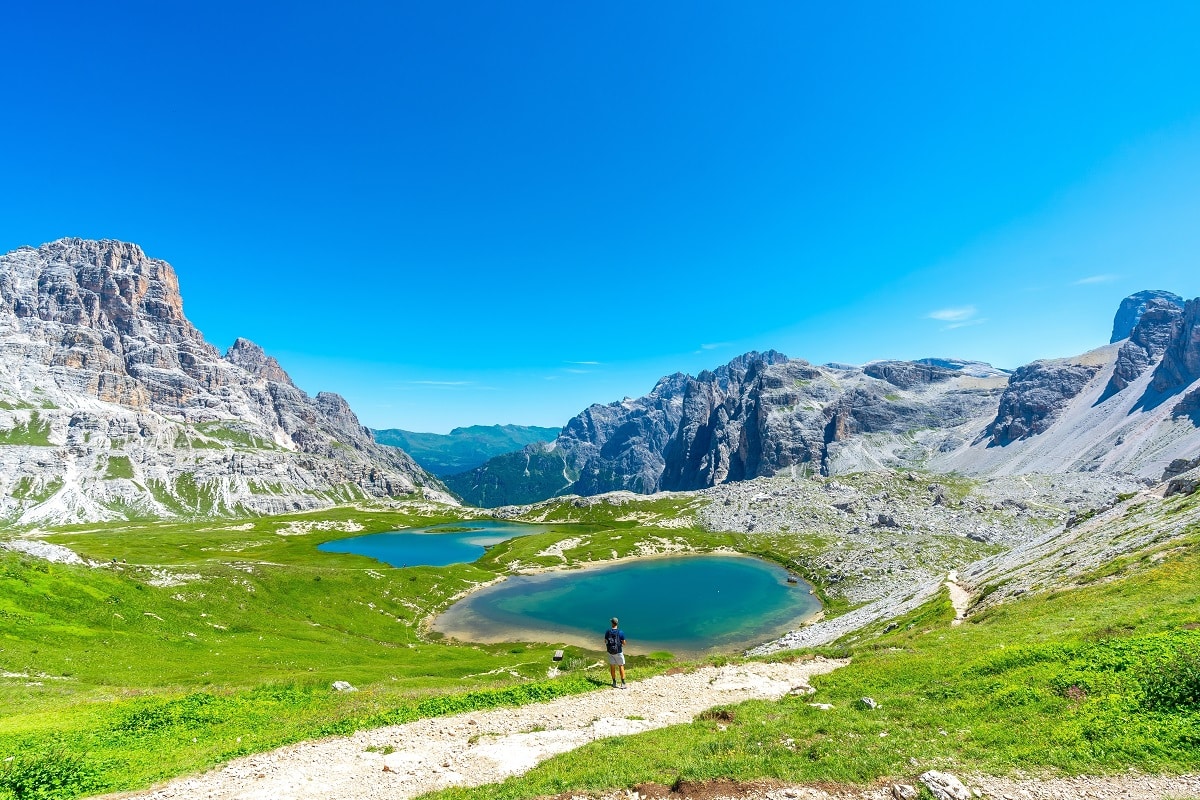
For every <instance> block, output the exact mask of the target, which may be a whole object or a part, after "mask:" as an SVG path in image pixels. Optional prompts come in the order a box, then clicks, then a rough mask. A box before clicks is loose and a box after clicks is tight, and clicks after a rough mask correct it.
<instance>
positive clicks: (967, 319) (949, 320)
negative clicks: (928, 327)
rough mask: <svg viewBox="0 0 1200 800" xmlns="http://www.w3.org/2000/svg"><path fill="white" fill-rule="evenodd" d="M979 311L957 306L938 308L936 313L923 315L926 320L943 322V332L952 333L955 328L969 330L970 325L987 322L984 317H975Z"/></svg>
mask: <svg viewBox="0 0 1200 800" xmlns="http://www.w3.org/2000/svg"><path fill="white" fill-rule="evenodd" d="M978 313H979V309H977V308H975V306H958V307H956V308H939V309H938V310H936V311H930V312H929V313H928V314H926V315H925V318H926V319H936V320H937V321H938V322H945V323H946V324H945V325H943V326H942V330H944V331H952V330H955V329H957V328H969V327H970V326H972V325H982V324H983V323H985V322H987V319H986V318H984V317H977V316H975V315H976V314H978Z"/></svg>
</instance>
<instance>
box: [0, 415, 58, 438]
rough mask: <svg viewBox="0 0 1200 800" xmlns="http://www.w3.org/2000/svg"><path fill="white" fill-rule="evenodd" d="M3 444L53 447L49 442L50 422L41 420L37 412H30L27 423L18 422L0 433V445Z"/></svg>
mask: <svg viewBox="0 0 1200 800" xmlns="http://www.w3.org/2000/svg"><path fill="white" fill-rule="evenodd" d="M4 444H9V445H32V446H34V447H53V446H54V445H53V443H51V441H50V422H49V421H48V420H43V419H42V418H41V415H40V414H38V412H37V411H31V412H30V413H29V419H28V420H27V421H24V422H18V423H17V424H16V426H14V427H13V428H10V429H9V430H6V431H0V445H4Z"/></svg>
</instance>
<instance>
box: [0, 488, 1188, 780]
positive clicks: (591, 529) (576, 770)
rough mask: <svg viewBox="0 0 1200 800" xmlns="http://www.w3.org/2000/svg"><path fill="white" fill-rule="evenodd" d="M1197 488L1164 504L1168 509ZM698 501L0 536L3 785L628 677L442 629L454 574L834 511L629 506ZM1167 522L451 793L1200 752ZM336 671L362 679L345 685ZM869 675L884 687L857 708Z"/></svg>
mask: <svg viewBox="0 0 1200 800" xmlns="http://www.w3.org/2000/svg"><path fill="white" fill-rule="evenodd" d="M914 485H915V486H916V488H917V489H919V490H920V491H924V483H917V484H914ZM949 488H950V489H951V490H952V491H953V490H954V489H955V487H954V486H952V485H951V486H950V487H949ZM1195 500H1196V498H1191V499H1189V500H1181V501H1176V502H1174V504H1172V503H1168V504H1166V505H1164V513H1168V514H1169V513H1170V512H1171V510H1172V509H1173V508H1175V507H1176V506H1180V505H1182V504H1186V503H1191V502H1195ZM688 502H689V501H688V500H687V499H686V498H667V499H661V498H660V499H652V500H647V501H645V502H640V503H639V502H635V503H631V504H626V505H623V506H610V505H608V504H597V505H595V506H590V507H583V508H581V507H576V506H574V505H573V504H572V503H570V502H564V503H560V504H557V505H554V506H552V507H551V508H550V510H551V511H559V510H561V511H562V512H564V513H565V514H570V515H574V514H579V515H587V516H590V519H589V520H588V521H586V522H571V523H566V522H554V523H551V524H550V525H548V526H547V529H546V531H545V532H543V533H535V534H531V535H529V536H524V537H520V538H517V539H513V540H510V541H509V542H505V543H502V544H500V545H497V546H495V547H493V548H492V549H490V550H489V551H488V552H487V553H486V554H485V555H484V556H483V557H482V558H481V559H479V560H478V561H477V562H475V563H473V564H459V565H451V566H449V567H438V568H434V567H411V568H404V569H390V568H387V567H384V566H382V565H380V564H378V563H376V562H373V561H370V560H368V559H365V558H362V557H359V556H353V555H348V554H334V553H322V552H319V551H317V550H316V545H318V544H319V543H321V542H324V541H328V540H331V539H338V538H343V537H347V536H357V535H362V534H363V533H370V532H376V531H385V530H395V529H397V528H401V527H405V526H411V525H425V524H432V523H438V522H453V521H456V520H458V519H460V518H461V517H460V516H459V515H458V514H457V512H454V511H449V510H448V513H447V515H446V516H445V517H439V518H432V519H430V518H425V517H421V516H418V515H416V514H414V513H410V512H405V511H396V510H390V509H385V508H380V507H371V506H368V507H353V506H346V507H340V508H335V509H330V510H326V511H322V512H319V513H308V514H293V515H285V516H279V517H256V518H249V519H239V520H218V519H206V520H191V521H167V522H153V523H117V524H106V525H77V526H70V527H65V528H62V529H60V530H59V531H58V532H57V533H55V534H54V535H53V536H50V537H49V540H50V541H52V542H54V543H56V544H62V545H65V546H68V547H70V548H72V549H73V550H75V551H76V552H79V553H80V554H81V555H83V556H84V557H85V558H88V559H92V560H94V561H98V562H102V563H104V564H105V566H104V567H102V568H86V567H76V566H68V565H62V564H51V563H48V562H45V561H38V560H35V559H31V558H29V557H26V556H23V555H20V554H16V553H9V552H6V551H0V672H3V673H12V674H15V675H17V676H18V677H7V678H0V798H4V800H8V798H10V797H11V798H16V797H25V796H29V797H35V796H44V797H63V798H68V797H75V796H78V795H80V794H83V793H98V792H110V791H124V790H131V789H136V788H140V787H144V786H147V785H149V784H151V783H153V782H155V781H159V780H162V779H165V778H168V777H171V776H173V775H178V774H181V773H187V772H193V771H197V770H202V769H206V768H208V767H211V766H213V765H215V764H219V763H221V762H223V761H227V760H228V759H230V758H233V757H236V756H239V755H244V754H248V753H253V752H260V751H263V750H266V749H270V748H272V747H275V746H278V745H282V744H285V743H289V742H294V741H299V740H303V739H307V738H312V737H317V736H322V735H329V734H340V733H348V732H351V731H353V730H357V729H361V728H367V727H373V726H377V725H382V724H389V723H395V722H404V721H408V720H410V719H416V718H418V717H424V716H434V715H438V714H449V713H456V712H457V711H462V710H468V709H475V708H491V707H498V706H503V705H511V704H518V703H521V702H527V701H530V700H536V699H542V698H548V697H552V696H560V695H562V694H571V693H576V692H583V691H588V690H589V689H591V688H593V687H595V686H597V685H600V684H603V683H607V671H606V670H600V671H597V672H596V673H595V674H592V673H589V672H588V671H587V669H586V665H587V664H589V663H592V662H593V661H594V659H595V656H596V655H597V654H596V653H591V652H587V651H583V650H580V649H579V648H569V649H568V650H569V652H568V654H567V658H565V659H564V660H563V662H562V663H561V665H560V666H561V667H562V668H563V670H564V671H563V674H562V675H561V676H560V677H559V678H557V679H555V680H553V681H549V680H547V679H546V671H547V669H548V668H549V667H550V666H551V664H552V661H551V656H552V654H553V651H554V650H555V649H557V648H558V647H561V645H555V644H531V643H509V644H500V645H469V644H456V643H452V642H446V641H443V640H441V639H439V638H438V637H437V636H432V635H426V634H423V633H422V627H421V626H422V622H423V621H425V620H428V619H429V618H430V617H431V616H432V615H433V614H435V613H436V612H437V611H438V610H440V609H441V608H444V607H445V606H446V605H447V604H448V603H449V602H450V601H451V599H452V598H453V597H454V596H456V595H458V594H460V593H461V592H463V591H465V590H468V589H470V588H471V587H472V586H473V585H476V584H478V583H481V582H484V581H489V580H492V579H493V578H495V577H496V576H497V575H500V574H503V573H504V572H505V571H507V570H508V569H510V568H511V567H512V565H513V564H515V563H517V562H520V563H521V564H533V563H545V564H546V565H559V566H566V567H568V568H569V567H571V566H574V565H577V564H581V563H585V562H587V561H589V560H596V559H608V558H611V557H612V556H613V552H614V551H615V552H616V554H617V555H618V556H624V555H633V554H636V553H637V552H639V551H640V550H641V548H642V546H643V545H644V544H646V543H653V542H654V540H656V539H667V540H680V541H683V542H685V543H686V544H687V545H688V546H689V547H690V548H692V549H695V550H700V551H703V550H708V549H713V548H716V547H729V548H733V549H737V550H741V551H743V552H757V553H759V554H760V555H763V556H765V557H768V558H772V559H774V560H777V561H780V562H781V563H787V562H788V560H789V559H795V558H800V557H803V556H804V554H805V553H814V552H819V551H821V550H822V549H825V548H827V547H829V546H830V542H829V541H828V540H827V539H825V538H824V537H822V536H821V535H820V534H819V533H816V532H813V533H797V534H794V535H790V536H787V537H778V536H771V535H767V534H759V535H750V536H746V535H740V534H732V533H710V532H705V531H699V530H692V529H659V528H642V527H639V524H638V521H637V520H636V519H630V516H631V512H641V513H650V512H653V513H655V514H664V515H665V514H689V513H691V512H692V507H691V506H690V505H689V504H688ZM317 526H325V529H324V530H322V529H320V528H318V527H317ZM566 539H573V540H578V541H577V542H576V543H575V545H574V546H572V547H567V548H566V549H565V552H564V555H565V560H564V559H560V558H557V557H548V556H538V555H537V553H538V552H540V551H542V550H544V549H545V548H546V547H548V546H549V545H550V544H553V543H556V542H561V541H563V540H566ZM784 542H788V543H789V544H788V545H787V546H786V547H785V546H784V544H783V543H784ZM1154 548H1155V552H1154V553H1153V554H1151V555H1147V554H1142V555H1135V556H1133V557H1130V558H1127V559H1122V560H1120V562H1119V566H1118V567H1117V568H1116V569H1115V570H1112V571H1106V572H1105V573H1104V574H1103V575H1097V576H1096V577H1097V578H1098V579H1100V580H1102V582H1100V583H1097V584H1095V585H1091V586H1087V587H1084V588H1081V589H1075V590H1071V591H1060V592H1056V593H1051V594H1046V595H1038V596H1025V597H1023V598H1022V599H1021V600H1020V601H1018V602H1013V603H1009V604H1006V605H1001V606H997V607H994V608H991V609H989V610H987V611H985V612H983V613H981V614H979V615H977V616H975V617H974V618H973V619H972V621H971V622H970V623H969V624H965V625H962V626H960V627H951V626H950V625H949V621H950V619H951V618H952V616H953V612H952V609H951V608H950V606H949V603H948V601H947V600H946V599H945V598H939V599H938V600H937V601H936V602H932V603H930V604H927V605H926V606H924V607H922V608H920V609H918V610H916V611H914V612H913V613H912V614H910V615H909V616H908V617H906V618H904V619H902V620H900V621H899V622H900V626H899V628H898V629H896V630H892V631H890V632H888V633H883V630H884V627H885V625H884V623H882V622H881V623H879V624H877V625H875V626H873V627H872V628H869V629H867V630H865V631H863V632H860V633H859V634H858V635H857V638H856V640H855V641H854V642H853V643H850V644H840V645H838V646H836V647H833V648H827V649H826V650H825V651H824V652H825V653H826V654H828V655H843V654H849V655H852V656H853V659H854V660H853V663H852V664H851V665H850V666H849V667H846V668H843V669H841V670H838V671H837V672H834V673H832V674H831V675H828V676H825V677H822V678H819V679H818V680H817V681H816V682H815V685H816V686H817V687H818V693H817V695H816V696H814V697H794V698H792V697H789V698H786V699H784V700H782V701H779V702H775V703H767V702H762V703H748V704H743V705H739V706H736V707H732V708H730V709H727V711H728V714H723V715H721V717H720V718H719V719H718V718H713V717H711V716H710V718H707V719H702V720H699V721H697V722H696V723H694V724H692V725H687V726H679V727H674V728H671V729H669V730H663V731H656V732H648V733H645V734H640V735H637V736H626V737H618V738H615V739H609V740H604V741H602V742H596V743H593V744H591V745H588V746H587V747H585V748H583V749H581V750H579V751H576V752H573V753H568V754H564V755H562V756H559V757H556V758H554V759H552V760H550V761H548V762H546V763H545V764H543V765H541V766H539V767H538V768H537V769H535V770H534V771H532V772H531V773H529V774H528V775H526V776H524V777H522V778H518V779H513V780H510V781H507V782H505V783H504V784H501V785H498V786H493V787H484V788H479V789H473V790H471V791H470V792H469V793H465V792H450V793H447V800H449V799H450V798H457V797H458V796H460V795H461V796H463V797H467V796H470V797H471V798H475V797H496V798H524V797H533V796H538V795H552V794H559V793H561V792H567V791H595V790H601V789H607V788H611V787H627V786H632V785H635V784H637V783H640V782H643V781H657V782H660V783H664V784H668V785H669V784H671V783H674V782H675V781H676V780H677V779H681V778H682V779H684V780H703V779H706V778H712V777H729V778H734V779H738V780H752V779H757V778H771V779H777V780H784V781H799V782H839V783H858V784H865V783H870V782H871V781H873V780H875V779H876V778H879V777H906V778H911V777H912V776H913V775H914V774H915V773H917V772H920V771H923V770H925V769H929V768H943V769H949V770H957V771H961V772H970V771H980V772H984V773H1004V772H1010V771H1012V770H1014V769H1017V768H1020V769H1024V770H1027V771H1030V772H1038V771H1048V772H1061V773H1067V774H1073V773H1081V772H1087V773H1094V772H1103V771H1121V770H1125V769H1128V768H1130V767H1132V768H1136V769H1141V770H1146V771H1165V772H1178V771H1184V770H1195V769H1198V768H1200V708H1197V707H1196V697H1197V695H1198V694H1200V687H1197V686H1196V681H1197V676H1198V675H1200V582H1198V581H1196V580H1195V576H1196V575H1197V574H1200V534H1197V532H1195V531H1194V530H1193V531H1192V532H1191V533H1190V534H1188V535H1187V536H1185V537H1184V538H1183V539H1182V540H1175V541H1173V542H1169V543H1168V542H1163V543H1156V544H1155V545H1154ZM962 555H963V557H968V556H969V555H970V554H969V553H967V552H966V551H964V552H963V554H962ZM788 657H793V656H788ZM724 660H731V659H724ZM631 661H632V664H631V666H632V668H633V670H634V673H635V674H637V675H638V676H639V677H642V676H646V675H651V674H655V673H656V672H661V671H663V670H665V669H667V668H668V667H669V666H673V665H675V664H676V663H677V662H675V661H673V660H672V659H671V658H670V655H669V654H666V653H654V654H651V655H648V656H641V657H639V658H636V659H631ZM513 673H515V675H516V677H514V675H513ZM337 680H345V681H349V682H350V683H351V684H353V685H354V686H356V687H358V688H359V689H360V691H357V692H352V693H339V692H334V691H332V689H331V684H332V683H333V682H334V681H337ZM864 695H866V696H871V697H874V698H875V699H876V700H878V701H879V702H880V703H881V704H882V707H881V708H880V709H877V710H876V711H872V712H867V711H863V710H860V709H859V707H858V705H857V703H856V701H857V700H858V698H859V697H862V696H864ZM809 702H824V703H831V704H833V706H834V709H833V710H832V711H828V712H821V711H818V710H817V709H815V708H812V707H811V706H809V705H808V703H809ZM727 717H728V719H727ZM943 732H944V733H943ZM881 733H886V734H887V736H880V735H879V734H881ZM9 757H11V758H12V760H11V761H6V760H5V759H8V758H9ZM910 758H913V759H916V761H917V764H918V766H914V765H913V764H912V763H911V762H910V761H909V759H910ZM6 792H7V794H6ZM38 792H42V794H38Z"/></svg>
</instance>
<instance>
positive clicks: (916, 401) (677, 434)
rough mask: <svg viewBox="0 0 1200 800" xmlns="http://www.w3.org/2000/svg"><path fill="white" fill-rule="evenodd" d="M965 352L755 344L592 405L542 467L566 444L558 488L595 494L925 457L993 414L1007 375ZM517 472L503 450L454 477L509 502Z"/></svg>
mask: <svg viewBox="0 0 1200 800" xmlns="http://www.w3.org/2000/svg"><path fill="white" fill-rule="evenodd" d="M947 363H950V362H947ZM962 363H963V364H964V365H965V364H967V363H971V364H973V365H974V367H973V374H971V375H965V374H962V373H960V372H958V371H957V370H955V369H953V368H952V367H947V366H941V365H940V364H929V363H925V364H922V363H915V362H914V363H909V362H880V363H877V364H873V365H868V366H869V368H870V370H871V372H873V373H874V375H872V374H869V373H868V371H867V370H866V369H865V368H860V367H852V366H845V365H836V366H834V365H826V366H815V365H813V364H810V363H808V362H806V361H802V360H797V359H789V358H787V357H786V356H784V355H782V354H780V353H777V352H773V351H771V352H766V353H747V354H745V355H743V356H739V357H738V358H736V359H734V360H733V361H731V362H729V363H728V364H725V365H724V366H721V367H719V368H717V369H715V370H712V371H711V372H710V371H705V372H702V373H700V374H699V375H697V376H696V377H694V378H692V377H689V376H687V375H681V374H676V375H671V376H668V377H666V378H663V379H662V380H660V381H659V383H658V384H657V385H656V386H655V387H654V390H653V391H652V392H651V393H650V394H649V395H646V396H645V397H642V398H638V399H636V400H625V401H623V402H621V403H611V404H608V405H597V406H592V407H591V408H588V409H587V410H586V411H584V412H583V413H582V414H580V415H579V416H577V417H575V418H574V419H572V420H571V421H570V422H568V423H567V425H566V426H565V427H564V429H563V432H562V434H561V435H560V436H559V438H558V439H557V441H556V442H555V445H554V449H553V450H552V451H550V452H549V453H542V454H541V455H540V458H542V459H543V460H545V463H546V465H547V466H543V467H540V468H539V470H538V473H539V475H541V474H547V475H549V474H550V473H551V472H552V471H553V470H554V465H553V456H554V455H555V454H558V455H559V456H561V457H562V458H563V465H564V468H563V469H562V470H561V473H562V476H563V477H565V478H567V483H566V485H563V484H561V483H560V484H558V488H557V489H556V490H555V491H556V493H558V494H567V493H575V494H583V495H592V494H600V493H603V492H608V491H614V490H620V489H625V490H631V491H635V492H640V493H649V492H655V491H660V490H689V489H699V488H705V487H709V486H714V485H717V484H721V483H726V482H730V481H740V480H746V479H750V478H755V477H760V476H766V475H774V474H776V473H777V472H779V471H780V470H785V469H788V468H803V469H804V470H805V471H809V472H813V473H815V472H827V473H828V472H836V471H838V470H839V469H843V468H844V469H863V468H876V467H879V466H883V465H885V464H887V465H899V464H902V463H914V462H919V461H920V460H921V459H923V458H925V457H928V456H929V455H930V453H931V452H933V451H934V450H936V449H937V448H938V447H940V446H941V445H942V443H943V441H944V440H945V438H946V437H947V436H952V435H953V434H951V433H949V432H948V429H950V428H953V427H955V426H961V425H970V424H974V425H977V426H978V427H977V428H976V429H975V430H976V431H977V430H978V429H979V428H982V427H983V426H984V425H985V424H986V422H987V420H989V419H991V418H992V417H993V416H994V415H995V411H996V407H997V403H998V402H999V397H1000V393H1001V391H1002V389H1003V385H1004V382H1005V380H1006V378H1005V377H1004V374H1003V373H1000V372H999V371H997V370H992V369H991V368H990V367H987V369H986V370H985V371H983V372H982V373H979V374H983V375H986V377H983V378H980V377H977V375H976V374H974V373H976V372H979V369H981V368H982V367H986V365H982V367H981V365H978V364H974V362H962ZM989 371H990V372H989ZM877 376H878V377H877ZM901 384H903V386H901ZM931 431H933V433H931ZM868 436H870V437H873V438H872V440H871V441H870V442H869V443H868V442H867V441H866V440H867V437H868ZM966 436H967V434H966V433H963V434H962V438H963V439H965V438H966ZM901 451H903V452H901ZM522 463H524V462H522ZM529 463H532V462H529ZM512 473H513V468H512V464H511V463H509V461H506V460H504V459H503V458H501V459H495V460H493V461H489V462H488V463H487V464H485V465H484V466H482V467H480V468H479V469H477V470H474V471H472V472H471V473H466V474H464V476H456V477H455V480H457V479H458V478H459V477H462V478H464V479H465V478H467V476H468V475H469V476H470V477H469V480H467V485H468V489H467V490H466V491H468V492H470V493H472V495H471V496H472V497H474V496H475V494H474V493H475V492H476V490H477V488H478V487H483V488H485V489H486V490H487V492H488V493H489V497H490V502H492V503H494V504H502V503H505V502H516V501H517V500H516V498H517V497H518V495H516V494H512V495H511V497H512V498H513V499H511V500H509V499H508V497H509V495H506V494H505V492H504V487H503V485H502V484H503V483H504V480H505V479H506V478H502V477H501V476H510V475H511V474H512ZM555 474H556V475H557V473H555ZM572 476H575V480H574V481H573V482H572V481H571V478H572ZM455 485H456V486H457V485H459V484H457V483H456V484H455ZM464 496H465V495H464ZM547 496H548V495H547ZM519 497H520V498H521V500H522V501H523V502H529V501H530V500H531V499H532V498H531V497H530V495H528V494H527V493H522V494H521V495H519Z"/></svg>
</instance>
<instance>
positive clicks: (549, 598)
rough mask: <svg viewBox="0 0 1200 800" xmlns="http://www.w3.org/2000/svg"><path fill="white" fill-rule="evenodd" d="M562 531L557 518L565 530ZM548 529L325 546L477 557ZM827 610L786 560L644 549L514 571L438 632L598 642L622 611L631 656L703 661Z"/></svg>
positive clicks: (406, 556) (441, 560) (385, 557)
mask: <svg viewBox="0 0 1200 800" xmlns="http://www.w3.org/2000/svg"><path fill="white" fill-rule="evenodd" d="M560 527H561V526H560ZM545 530H547V528H546V527H545V526H539V525H529V524H521V523H508V522H499V521H491V520H486V521H468V522H458V523H450V524H446V525H437V526H431V527H428V528H414V529H410V530H404V531H396V532H392V533H376V534H370V535H367V536H358V537H353V538H349V539H341V540H338V541H334V542H327V543H325V544H322V545H320V549H321V550H324V551H327V552H338V553H354V554H358V555H364V556H369V557H370V558H374V559H376V560H378V561H382V562H384V563H387V564H390V565H392V566H396V567H404V566H416V565H431V566H444V565H446V564H454V563H463V562H470V561H474V560H475V559H477V558H479V557H480V556H481V555H483V553H484V552H485V548H487V547H491V546H493V545H496V544H499V543H501V542H504V541H507V540H509V539H512V538H516V537H518V536H526V535H529V534H532V533H541V532H544V531H545ZM820 610H821V603H820V601H819V600H818V599H817V597H816V596H815V594H813V592H812V590H811V586H809V584H807V583H805V582H804V581H803V580H801V579H797V578H795V577H794V576H790V575H789V574H788V572H787V570H785V569H784V568H783V567H781V566H779V565H778V564H774V563H771V562H768V561H764V560H762V559H759V558H755V557H752V556H746V555H740V554H735V553H719V554H705V555H673V556H646V557H640V558H633V559H625V560H621V561H617V562H611V563H601V564H598V565H595V566H593V565H586V566H583V567H576V568H570V569H556V570H547V571H544V572H537V573H533V574H521V575H513V576H510V577H508V578H507V579H506V580H504V581H501V582H500V583H496V584H493V585H491V586H486V587H483V588H481V589H479V590H477V591H474V592H472V593H471V594H469V595H467V596H466V597H464V598H463V599H461V600H459V601H458V602H456V603H454V604H453V605H452V606H451V607H450V608H448V609H446V610H445V611H444V612H442V613H441V614H440V615H439V616H438V617H437V618H436V619H435V620H434V621H433V625H432V627H433V630H435V631H437V632H439V633H442V634H444V635H445V636H447V637H451V638H454V639H457V640H460V641H464V642H485V643H496V642H532V641H541V642H551V643H555V642H561V643H564V644H570V645H576V646H580V647H585V648H588V649H590V650H599V649H601V648H602V647H603V641H602V636H603V633H604V630H605V629H606V628H608V627H609V618H610V617H612V616H614V615H615V616H618V617H619V618H620V625H621V628H622V630H624V632H625V635H626V636H627V637H628V639H629V650H630V651H631V652H635V653H642V654H645V653H649V652H662V651H666V652H670V653H672V654H673V655H675V656H678V657H689V658H690V657H699V656H704V655H708V654H713V653H729V652H734V651H739V650H743V649H746V648H748V647H752V646H754V645H756V644H760V643H762V642H765V641H769V640H770V639H774V638H777V637H779V636H781V635H783V634H784V633H787V632H788V631H789V630H792V629H794V628H796V627H797V626H798V625H799V624H800V622H801V621H802V620H804V619H806V618H809V617H811V616H812V615H814V614H816V613H817V612H819V611H820Z"/></svg>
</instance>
